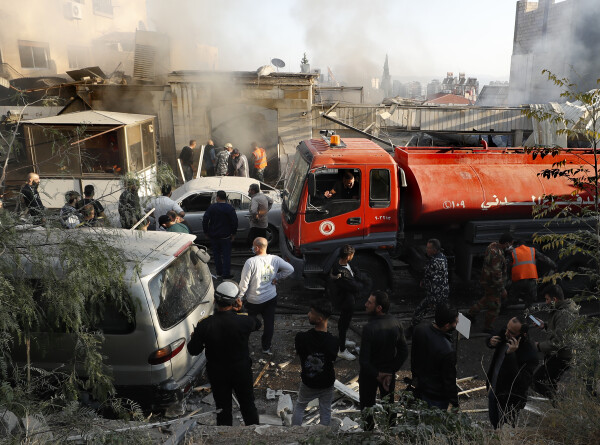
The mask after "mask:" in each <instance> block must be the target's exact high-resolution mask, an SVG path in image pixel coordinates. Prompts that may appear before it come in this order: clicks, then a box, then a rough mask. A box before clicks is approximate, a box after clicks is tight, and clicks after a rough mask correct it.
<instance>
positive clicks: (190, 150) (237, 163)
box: [179, 139, 268, 182]
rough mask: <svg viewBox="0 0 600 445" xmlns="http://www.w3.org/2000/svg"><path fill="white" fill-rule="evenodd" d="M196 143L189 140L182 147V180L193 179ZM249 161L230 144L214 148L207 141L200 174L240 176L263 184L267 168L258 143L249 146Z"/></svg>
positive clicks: (262, 149)
mask: <svg viewBox="0 0 600 445" xmlns="http://www.w3.org/2000/svg"><path fill="white" fill-rule="evenodd" d="M196 146H197V142H196V140H194V139H191V140H190V142H189V144H188V145H186V146H185V147H183V149H182V150H181V152H180V154H179V160H180V163H181V169H182V174H183V178H184V180H185V181H186V182H187V181H190V180H191V179H193V178H194V170H196V171H197V170H198V169H197V168H196V169H194V150H196ZM249 153H250V161H249V160H248V157H247V156H246V155H245V154H243V153H242V152H241V151H240V149H238V148H234V146H233V144H231V143H230V142H228V143H226V144H225V145H224V146H223V148H221V149H219V148H218V147H215V144H214V142H213V141H212V139H209V140H208V141H207V142H206V144H205V146H204V155H203V157H202V163H201V167H200V169H201V172H202V174H203V176H242V177H246V178H248V177H252V178H254V179H256V180H258V181H261V182H264V180H265V169H266V168H267V165H268V161H267V153H266V151H265V149H264V148H262V147H260V146H259V145H258V143H256V142H252V143H251V144H250V150H249Z"/></svg>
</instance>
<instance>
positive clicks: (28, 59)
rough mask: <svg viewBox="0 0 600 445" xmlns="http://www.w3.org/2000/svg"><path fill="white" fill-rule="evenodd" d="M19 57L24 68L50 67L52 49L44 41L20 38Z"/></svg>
mask: <svg viewBox="0 0 600 445" xmlns="http://www.w3.org/2000/svg"><path fill="white" fill-rule="evenodd" d="M19 57H20V58H21V67H22V68H48V61H49V60H50V50H49V48H48V44H47V43H44V42H31V41H29V40H19Z"/></svg>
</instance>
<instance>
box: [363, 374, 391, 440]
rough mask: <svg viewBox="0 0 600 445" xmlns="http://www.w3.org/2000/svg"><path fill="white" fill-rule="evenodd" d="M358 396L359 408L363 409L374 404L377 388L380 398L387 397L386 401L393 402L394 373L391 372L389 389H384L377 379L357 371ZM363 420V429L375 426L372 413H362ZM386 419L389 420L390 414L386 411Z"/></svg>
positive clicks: (367, 429) (369, 429)
mask: <svg viewBox="0 0 600 445" xmlns="http://www.w3.org/2000/svg"><path fill="white" fill-rule="evenodd" d="M358 384H359V386H358V396H359V400H360V409H361V410H363V409H365V408H370V407H372V406H375V401H376V399H377V390H378V389H379V397H380V398H381V399H383V398H385V397H387V396H389V397H388V399H387V401H388V403H393V402H394V390H395V389H396V374H395V373H393V374H392V383H391V384H390V389H389V390H388V391H386V390H385V389H384V388H383V386H382V385H381V384H380V383H379V382H378V381H377V379H375V378H373V377H371V376H368V375H365V374H364V373H362V372H361V373H359V375H358ZM363 418H364V421H365V427H364V429H365V431H371V430H372V429H373V428H374V427H375V421H374V420H373V416H372V415H364V416H363ZM388 420H389V421H390V422H391V420H392V414H391V413H390V412H388Z"/></svg>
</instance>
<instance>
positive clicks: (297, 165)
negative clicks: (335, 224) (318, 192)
mask: <svg viewBox="0 0 600 445" xmlns="http://www.w3.org/2000/svg"><path fill="white" fill-rule="evenodd" d="M308 168H309V165H308V162H306V160H305V159H304V158H303V157H302V155H301V153H300V151H297V152H296V156H295V157H294V160H293V161H292V168H291V171H290V176H289V179H288V181H287V183H286V185H285V190H286V192H287V193H286V194H285V197H284V199H283V205H284V208H285V209H286V210H287V212H289V214H290V215H293V214H295V213H296V211H297V210H298V204H299V202H300V195H301V193H302V186H303V185H304V182H305V180H306V174H307V173H308Z"/></svg>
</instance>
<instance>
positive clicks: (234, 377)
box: [206, 360, 258, 426]
mask: <svg viewBox="0 0 600 445" xmlns="http://www.w3.org/2000/svg"><path fill="white" fill-rule="evenodd" d="M206 372H207V374H208V380H209V382H210V387H211V390H212V393H213V397H214V398H215V406H216V408H217V409H220V410H221V412H220V413H218V414H217V425H228V426H231V424H232V422H233V416H232V414H231V402H232V399H231V393H232V391H235V396H236V397H237V399H238V402H240V411H241V412H242V417H243V419H244V423H245V424H246V425H258V411H257V410H256V406H255V405H254V390H253V384H254V382H253V381H252V362H251V361H250V360H248V361H245V362H241V363H235V364H234V363H232V364H229V365H228V366H211V365H210V362H209V363H208V365H207V367H206Z"/></svg>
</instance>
